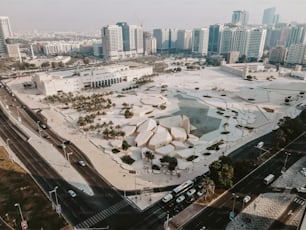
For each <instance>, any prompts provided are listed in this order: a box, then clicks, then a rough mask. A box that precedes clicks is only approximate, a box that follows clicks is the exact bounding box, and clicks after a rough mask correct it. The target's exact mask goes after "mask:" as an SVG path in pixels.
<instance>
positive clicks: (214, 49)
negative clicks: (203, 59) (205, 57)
mask: <svg viewBox="0 0 306 230" xmlns="http://www.w3.org/2000/svg"><path fill="white" fill-rule="evenodd" d="M222 31H223V25H221V24H216V25H210V26H209V38H208V53H210V54H218V53H219V52H220V43H221V35H222Z"/></svg>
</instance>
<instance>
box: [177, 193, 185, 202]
mask: <svg viewBox="0 0 306 230" xmlns="http://www.w3.org/2000/svg"><path fill="white" fill-rule="evenodd" d="M184 200H185V196H184V195H180V196H179V197H178V198H176V200H175V201H176V203H178V204H179V203H182V202H183V201H184Z"/></svg>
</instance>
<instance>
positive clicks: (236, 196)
mask: <svg viewBox="0 0 306 230" xmlns="http://www.w3.org/2000/svg"><path fill="white" fill-rule="evenodd" d="M232 195H233V196H234V203H233V210H232V212H233V213H234V215H235V205H236V199H237V198H239V196H238V195H236V194H235V193H232Z"/></svg>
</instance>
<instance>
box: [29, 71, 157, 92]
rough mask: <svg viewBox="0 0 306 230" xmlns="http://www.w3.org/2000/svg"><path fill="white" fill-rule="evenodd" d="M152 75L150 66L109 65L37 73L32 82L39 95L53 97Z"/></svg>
mask: <svg viewBox="0 0 306 230" xmlns="http://www.w3.org/2000/svg"><path fill="white" fill-rule="evenodd" d="M152 74H153V67H152V66H141V65H129V66H127V65H111V66H103V67H95V68H87V69H81V70H75V71H62V72H51V73H48V72H45V73H37V74H35V75H34V76H33V78H32V80H33V82H35V84H36V86H37V88H38V90H39V92H40V93H41V94H43V95H53V94H56V93H57V92H59V91H62V92H67V93H68V92H75V91H80V90H81V89H84V88H85V89H86V88H100V87H108V86H111V85H113V84H119V83H121V82H124V81H127V82H130V81H133V80H136V79H139V78H140V77H142V76H149V75H152Z"/></svg>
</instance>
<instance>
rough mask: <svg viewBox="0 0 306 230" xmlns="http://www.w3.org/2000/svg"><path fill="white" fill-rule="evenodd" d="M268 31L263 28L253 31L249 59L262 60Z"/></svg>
mask: <svg viewBox="0 0 306 230" xmlns="http://www.w3.org/2000/svg"><path fill="white" fill-rule="evenodd" d="M266 34H267V30H266V29H262V28H255V29H251V32H250V37H249V42H248V43H249V44H248V53H247V57H248V58H254V59H257V60H258V59H260V58H261V57H262V54H263V50H264V45H265V40H266Z"/></svg>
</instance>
